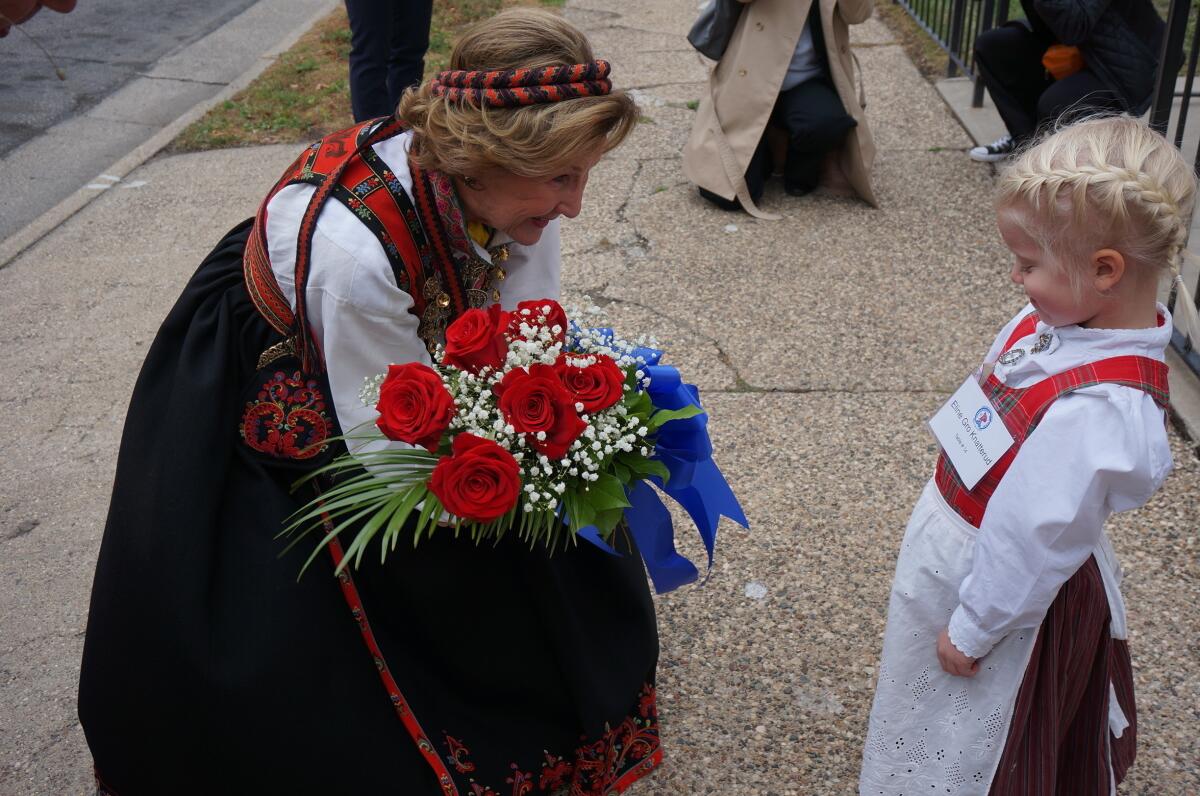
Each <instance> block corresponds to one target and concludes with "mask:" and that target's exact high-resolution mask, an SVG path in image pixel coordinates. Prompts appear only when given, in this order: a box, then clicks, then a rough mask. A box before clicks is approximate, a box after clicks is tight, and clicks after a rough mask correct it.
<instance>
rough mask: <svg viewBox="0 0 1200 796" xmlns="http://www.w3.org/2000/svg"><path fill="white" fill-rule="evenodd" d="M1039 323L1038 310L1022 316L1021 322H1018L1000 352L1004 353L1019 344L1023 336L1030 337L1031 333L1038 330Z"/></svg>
mask: <svg viewBox="0 0 1200 796" xmlns="http://www.w3.org/2000/svg"><path fill="white" fill-rule="evenodd" d="M1037 325H1038V314H1037V312H1031V313H1029V314H1028V315H1026V316H1025V317H1024V318H1022V319H1021V321H1020V323H1018V324H1017V326H1016V328H1015V329H1013V332H1012V334H1010V335H1009V336H1008V342H1006V343H1005V344H1004V348H1002V349H1001V351H1000V353H1004V352H1006V351H1008V350H1009V349H1010V348H1012V347H1013V346H1015V345H1016V344H1017V341H1018V340H1020V339H1021V338H1023V337H1028V336H1029V335H1031V334H1033V333H1034V332H1036V331H1037Z"/></svg>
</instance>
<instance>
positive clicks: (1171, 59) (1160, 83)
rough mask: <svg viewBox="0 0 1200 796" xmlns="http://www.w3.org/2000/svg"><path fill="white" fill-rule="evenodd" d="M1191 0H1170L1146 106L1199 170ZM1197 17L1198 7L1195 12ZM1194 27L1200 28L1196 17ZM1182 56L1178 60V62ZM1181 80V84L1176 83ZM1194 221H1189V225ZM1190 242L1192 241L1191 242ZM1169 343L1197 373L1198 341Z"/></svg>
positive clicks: (1194, 286) (1193, 280)
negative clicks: (1192, 113)
mask: <svg viewBox="0 0 1200 796" xmlns="http://www.w3.org/2000/svg"><path fill="white" fill-rule="evenodd" d="M1192 6H1193V3H1192V2H1191V0H1171V6H1170V8H1169V9H1168V11H1167V29H1166V35H1165V36H1164V37H1163V48H1162V53H1161V54H1160V56H1159V61H1158V75H1157V77H1156V78H1155V86H1154V104H1153V105H1152V106H1151V108H1150V126H1151V127H1153V128H1154V129H1155V130H1158V131H1159V132H1160V133H1162V134H1163V135H1165V136H1167V137H1168V138H1169V139H1170V140H1172V141H1174V143H1175V146H1177V147H1179V148H1180V149H1182V150H1184V155H1185V156H1186V155H1187V154H1188V153H1187V151H1186V150H1187V148H1193V149H1194V151H1193V152H1192V155H1191V158H1190V159H1191V161H1192V168H1193V170H1195V171H1196V172H1198V173H1200V139H1198V137H1197V135H1196V130H1195V127H1196V125H1193V128H1192V135H1190V136H1189V135H1187V130H1188V127H1187V123H1188V109H1189V108H1190V107H1191V104H1192V98H1193V97H1192V88H1193V86H1194V85H1195V80H1196V62H1197V58H1198V56H1200V30H1198V32H1197V33H1196V34H1194V35H1193V36H1192V41H1191V44H1190V46H1189V48H1188V50H1189V51H1188V52H1187V53H1186V54H1185V53H1184V43H1185V40H1186V33H1187V28H1188V18H1189V17H1190V16H1191V15H1192V12H1193V8H1192ZM1195 13H1196V14H1197V16H1198V17H1200V10H1197V11H1196V12H1195ZM1197 29H1200V20H1198V24H1197ZM1181 59H1182V61H1183V62H1182V63H1181V62H1180V61H1181ZM1181 79H1182V81H1183V84H1182V86H1180V85H1179V82H1180V80H1181ZM1194 227H1195V223H1194V221H1193V228H1194ZM1192 243H1193V245H1194V242H1192ZM1193 262H1195V261H1194V260H1193ZM1183 277H1184V279H1185V280H1187V283H1188V289H1189V290H1191V292H1192V296H1193V297H1194V299H1195V300H1196V304H1197V307H1200V289H1198V288H1200V272H1198V271H1197V269H1196V268H1195V267H1194V266H1189V267H1185V268H1184V269H1183ZM1175 300H1176V292H1175V290H1174V289H1172V291H1171V298H1170V302H1169V304H1170V307H1171V308H1172V309H1174V308H1175ZM1171 345H1172V346H1173V347H1174V348H1175V350H1176V351H1178V352H1179V354H1180V356H1181V357H1183V359H1184V361H1185V362H1187V364H1188V366H1189V367H1190V368H1191V369H1192V371H1193V372H1195V373H1196V374H1200V351H1198V350H1197V346H1200V340H1192V339H1190V338H1188V337H1187V336H1186V335H1184V334H1182V333H1180V332H1179V331H1176V332H1175V334H1174V336H1173V338H1172V340H1171Z"/></svg>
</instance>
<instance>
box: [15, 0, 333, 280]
mask: <svg viewBox="0 0 1200 796" xmlns="http://www.w3.org/2000/svg"><path fill="white" fill-rule="evenodd" d="M326 5H327V7H326V8H323V9H322V10H321V11H318V12H317V13H316V14H314V15H312V16H311V17H310V18H308V19H306V20H305V21H304V22H302V23H301V24H300V25H298V26H297V27H295V28H294V29H293V30H292V31H291V32H290V33H288V34H287V35H286V36H284V37H283V38H282V39H281V40H279V41H278V42H277V43H276V44H275V45H274V46H272V47H271V48H270V49H268V50H267V51H266V52H264V53H263V54H262V55H260V56H259V57H258V59H257V60H256V61H255V62H254V65H253V66H251V67H250V68H249V69H247V70H246V71H244V72H242V73H241V74H240V75H238V76H237V77H236V78H234V79H233V80H231V81H230V82H229V83H228V84H226V86H225V87H224V88H223V89H221V90H220V91H218V92H217V93H216V94H214V95H213V96H211V97H209V98H207V99H204V100H201V101H200V102H198V103H196V104H195V105H193V106H192V107H191V108H189V109H188V110H187V111H185V112H184V113H182V114H180V115H179V116H178V117H177V118H176V119H175V120H174V121H173V122H171V123H170V124H168V125H167V126H165V127H163V128H162V129H160V130H159V131H158V132H156V133H155V134H154V135H152V136H150V138H148V139H147V140H145V141H143V142H142V143H141V144H139V145H138V146H137V147H136V148H134V149H133V151H132V152H130V153H129V154H127V155H125V156H124V157H122V158H121V159H120V160H118V161H117V162H115V163H113V164H112V165H111V166H109V167H108V168H106V169H104V170H103V171H102V172H101V174H105V175H110V176H112V177H119V178H121V179H124V178H125V177H126V176H127V175H128V174H129V173H130V172H132V171H133V170H134V169H136V168H137V167H138V166H141V165H142V164H143V163H145V162H146V161H147V160H149V159H150V158H152V157H154V156H155V155H157V154H158V153H159V152H161V151H162V150H163V149H164V148H166V147H167V145H169V144H170V143H171V142H172V141H174V140H175V138H176V137H177V136H178V135H179V134H180V133H182V132H183V131H184V130H185V129H186V128H187V127H188V125H190V124H191V123H192V122H194V121H196V120H197V119H199V118H201V117H202V116H204V114H206V113H208V111H209V110H210V109H212V108H213V107H215V106H216V105H217V104H218V103H221V102H224V101H225V100H227V99H229V98H230V97H232V96H233V95H234V94H237V93H238V92H239V91H241V90H242V89H244V88H245V87H246V86H248V85H250V84H251V83H252V82H254V79H255V78H257V77H258V76H259V75H261V74H262V73H263V71H264V70H265V69H266V68H267V67H268V66H270V65H271V64H273V63H275V61H276V60H278V58H279V56H280V55H282V54H283V53H284V52H286V51H287V50H288V49H289V48H290V47H291V46H292V45H293V44H295V43H296V42H297V41H298V40H299V39H300V37H301V36H303V35H304V34H305V33H307V32H308V31H309V30H310V29H311V28H312V27H313V25H315V24H316V23H317V22H319V21H320V20H322V19H324V18H325V17H326V16H327V15H328V14H329V13H330V12H331V11H333V9H334V8H335V7H337V6H338V5H339V3H338V2H337V1H336V0H329V1H328V2H327V4H326ZM103 193H104V191H97V190H95V189H92V188H86V187H83V188H78V189H76V190H75V192H74V193H72V194H71V195H70V196H68V197H67V198H66V199H63V200H62V201H61V202H59V203H58V204H56V205H55V206H54V207H52V208H50V209H49V210H47V211H46V212H44V213H42V214H41V215H40V216H38V217H37V218H36V219H34V220H33V221H31V222H29V223H28V224H26V225H25V226H24V227H22V228H21V229H19V230H17V231H16V232H15V233H13V234H12V235H10V236H9V237H8V238H6V239H5V240H4V241H2V242H0V268H5V267H6V266H8V265H9V264H10V263H12V262H13V261H14V260H16V259H17V257H19V256H20V255H22V254H24V253H25V252H26V251H28V250H29V249H30V248H31V247H32V246H33V245H34V244H36V243H37V242H38V241H40V240H41V239H42V238H44V237H46V236H47V235H48V234H50V232H52V231H53V230H54V229H55V228H56V227H58V226H59V225H60V224H62V223H63V222H65V221H66V220H67V219H69V218H71V217H72V216H73V215H75V214H76V213H78V212H79V211H80V210H82V209H83V208H85V207H87V206H88V205H89V204H91V202H92V200H94V199H96V198H97V197H99V196H101V195H102V194H103Z"/></svg>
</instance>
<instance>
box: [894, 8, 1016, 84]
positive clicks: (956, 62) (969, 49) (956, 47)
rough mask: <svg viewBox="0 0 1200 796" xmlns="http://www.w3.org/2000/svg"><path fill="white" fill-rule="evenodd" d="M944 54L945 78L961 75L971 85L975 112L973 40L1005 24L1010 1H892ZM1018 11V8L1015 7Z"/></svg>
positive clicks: (975, 78)
mask: <svg viewBox="0 0 1200 796" xmlns="http://www.w3.org/2000/svg"><path fill="white" fill-rule="evenodd" d="M893 2H894V3H896V4H897V5H899V6H900V7H901V8H903V9H904V10H905V11H907V12H908V14H909V16H911V17H912V18H913V20H914V21H915V22H916V23H917V24H918V25H920V26H921V28H922V30H924V31H925V32H926V33H928V34H929V35H930V36H931V37H932V38H933V40H934V41H935V42H937V44H938V46H940V47H941V48H942V49H943V50H944V51H945V52H946V59H947V64H946V77H955V76H956V75H957V74H958V73H959V72H962V73H963V74H964V75H966V76H967V77H969V78H971V79H973V80H974V81H975V98H974V101H973V103H972V104H974V106H975V107H976V108H978V107H979V106H980V105H982V104H983V83H982V81H980V80H979V77H978V76H977V75H976V74H975V39H976V37H978V36H979V34H980V33H983V32H984V31H985V30H990V29H992V28H994V27H996V26H998V25H1003V24H1004V23H1005V22H1007V21H1008V15H1009V5H1010V0H893ZM1017 5H1018V8H1019V4H1017Z"/></svg>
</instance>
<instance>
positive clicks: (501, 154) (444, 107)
mask: <svg viewBox="0 0 1200 796" xmlns="http://www.w3.org/2000/svg"><path fill="white" fill-rule="evenodd" d="M592 60H594V58H593V55H592V47H591V45H590V44H589V43H588V40H587V38H586V37H585V36H584V35H583V34H582V33H581V32H580V31H579V30H578V29H577V28H575V26H573V25H572V24H571V23H569V22H567V21H566V20H564V19H563V18H562V17H560V16H558V15H556V14H553V13H550V12H548V11H543V10H540V9H533V8H513V9H509V10H507V11H502V12H500V13H499V14H497V15H496V16H494V17H492V18H490V19H487V20H484V21H482V22H478V23H476V24H475V25H473V26H471V27H470V28H469V29H468V30H467V31H466V32H465V33H464V34H463V35H462V37H461V38H459V40H458V42H457V43H456V44H455V45H454V51H453V52H452V53H451V55H450V68H451V69H469V70H488V71H490V70H500V69H515V68H518V67H527V68H531V69H536V68H540V67H547V66H566V65H570V64H581V63H588V62H590V61H592ZM398 114H399V116H400V118H401V119H403V120H404V121H405V122H407V123H408V124H409V125H410V126H411V127H412V129H413V145H412V149H411V156H412V158H413V159H414V160H415V161H416V162H417V165H419V166H420V167H422V168H425V169H436V170H438V171H441V172H444V173H446V174H451V175H455V176H467V175H471V174H472V173H474V172H478V171H479V170H481V169H486V168H488V167H500V168H502V169H506V170H507V171H510V172H512V173H514V174H519V175H521V176H524V177H549V176H553V175H556V174H558V173H559V172H560V171H561V170H562V169H563V168H564V167H566V166H567V165H569V164H572V163H575V162H577V161H578V160H579V159H580V158H582V157H585V156H587V155H590V154H593V153H595V152H596V151H598V150H600V151H603V152H607V151H609V150H611V149H613V148H615V147H616V146H617V145H619V144H620V143H621V142H622V141H623V140H624V139H625V136H627V135H628V134H629V132H630V131H631V130H632V129H633V127H634V125H635V124H637V119H638V111H637V106H636V105H635V104H634V102H633V100H632V99H631V98H630V97H629V96H628V95H626V94H625V93H624V92H621V91H613V92H612V93H611V94H607V95H605V96H596V97H577V98H574V99H569V100H563V101H560V102H550V103H545V104H541V105H525V106H521V107H518V108H489V107H477V106H475V105H473V104H471V103H469V102H466V101H454V100H451V99H450V98H448V97H446V96H435V95H434V94H433V91H432V89H431V87H430V84H429V82H428V81H427V82H425V83H424V84H422V85H421V86H420V87H418V88H412V89H409V90H408V91H407V92H405V94H404V96H403V97H402V98H401V99H400V107H399V109H398Z"/></svg>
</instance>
